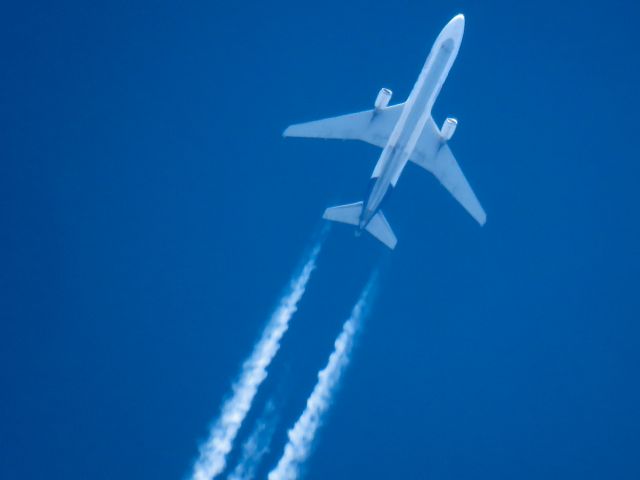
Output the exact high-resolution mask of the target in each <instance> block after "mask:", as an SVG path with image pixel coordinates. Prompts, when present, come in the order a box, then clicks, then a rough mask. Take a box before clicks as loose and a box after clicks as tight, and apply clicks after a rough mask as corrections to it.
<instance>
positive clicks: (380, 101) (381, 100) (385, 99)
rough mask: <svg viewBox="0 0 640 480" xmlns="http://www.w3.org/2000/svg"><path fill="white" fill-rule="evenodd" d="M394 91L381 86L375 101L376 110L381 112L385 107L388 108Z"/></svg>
mask: <svg viewBox="0 0 640 480" xmlns="http://www.w3.org/2000/svg"><path fill="white" fill-rule="evenodd" d="M392 94H393V92H392V91H391V90H389V89H388V88H381V89H380V91H379V92H378V96H377V97H376V101H375V103H374V107H375V109H376V112H379V111H380V110H382V109H383V108H386V107H387V105H389V101H390V100H391V95H392Z"/></svg>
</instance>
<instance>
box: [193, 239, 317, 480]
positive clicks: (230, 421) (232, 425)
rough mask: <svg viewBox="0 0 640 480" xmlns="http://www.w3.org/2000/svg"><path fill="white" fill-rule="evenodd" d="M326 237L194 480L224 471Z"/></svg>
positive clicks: (227, 409) (203, 449)
mask: <svg viewBox="0 0 640 480" xmlns="http://www.w3.org/2000/svg"><path fill="white" fill-rule="evenodd" d="M325 233H326V231H325V232H323V234H321V238H320V240H319V241H318V243H316V245H315V246H314V248H313V249H312V250H311V252H310V253H309V256H308V258H307V260H306V263H305V264H304V267H303V268H302V270H301V271H300V272H299V273H298V275H296V276H295V277H294V278H293V279H292V280H291V283H290V286H289V290H288V291H287V293H286V294H285V295H284V297H283V298H282V299H281V300H280V304H279V305H278V308H276V310H275V311H274V312H273V314H272V315H271V318H270V319H269V322H268V323H267V325H266V327H265V329H264V331H263V332H262V336H261V337H260V340H258V343H256V345H255V347H254V348H253V352H252V353H251V356H250V357H249V358H248V359H247V360H246V361H245V362H244V364H243V365H242V370H241V372H240V377H239V378H238V380H237V381H236V382H235V384H234V385H233V392H232V394H231V397H229V398H228V399H227V400H226V401H225V402H224V405H223V406H222V411H221V414H220V417H219V418H218V419H217V420H216V421H215V423H214V424H213V426H212V427H211V429H210V431H209V438H208V439H207V441H206V442H205V443H204V444H202V445H201V446H200V455H199V457H198V460H196V462H195V464H194V466H193V473H192V476H191V478H192V479H193V480H211V479H212V478H214V477H215V476H216V475H218V474H220V473H221V472H222V471H223V470H224V468H225V466H226V463H227V455H228V453H229V452H230V451H231V448H232V447H233V441H234V440H235V437H236V435H237V434H238V430H239V429H240V426H241V425H242V422H243V420H244V418H245V417H246V415H247V413H248V412H249V409H250V408H251V403H252V402H253V399H254V397H255V395H256V393H257V391H258V387H259V386H260V384H261V383H262V382H263V381H264V379H265V378H266V377H267V367H268V366H269V364H270V363H271V360H273V357H275V355H276V353H277V352H278V349H279V348H280V340H281V339H282V336H283V335H284V333H285V332H286V331H287V328H289V320H290V319H291V317H292V316H293V314H294V313H295V311H296V310H297V308H298V302H299V301H300V299H301V298H302V295H303V294H304V291H305V289H306V287H307V282H308V281H309V278H310V277H311V273H312V272H313V270H314V269H315V266H316V259H317V258H318V254H319V253H320V248H321V246H322V242H323V239H324V237H325Z"/></svg>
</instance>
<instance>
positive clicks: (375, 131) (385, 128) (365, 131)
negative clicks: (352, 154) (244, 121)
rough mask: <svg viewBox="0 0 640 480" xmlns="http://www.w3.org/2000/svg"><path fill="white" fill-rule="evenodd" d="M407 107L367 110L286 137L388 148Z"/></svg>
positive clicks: (293, 130) (290, 130)
mask: <svg viewBox="0 0 640 480" xmlns="http://www.w3.org/2000/svg"><path fill="white" fill-rule="evenodd" d="M403 107H404V103H399V104H397V105H393V106H391V107H386V108H383V109H381V110H378V111H376V110H366V111H364V112H358V113H351V114H349V115H342V116H340V117H332V118H325V119H324V120H316V121H314V122H307V123H298V124H297V125H291V126H290V127H289V128H287V129H286V130H285V131H284V133H283V135H284V136H285V137H315V138H338V139H343V140H362V141H363V142H367V143H370V144H372V145H376V146H378V147H380V148H384V147H385V145H386V144H387V140H388V139H389V135H391V132H392V131H393V128H394V127H395V126H396V123H398V119H399V118H400V114H401V113H402V108H403Z"/></svg>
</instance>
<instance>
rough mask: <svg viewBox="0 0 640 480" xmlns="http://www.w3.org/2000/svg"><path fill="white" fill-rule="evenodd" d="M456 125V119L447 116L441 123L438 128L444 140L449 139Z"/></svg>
mask: <svg viewBox="0 0 640 480" xmlns="http://www.w3.org/2000/svg"><path fill="white" fill-rule="evenodd" d="M457 126H458V120H456V119H455V118H447V119H446V120H445V121H444V123H443V124H442V128H441V129H440V135H441V136H442V139H443V140H444V141H445V142H448V141H449V140H451V137H453V134H454V133H455V131H456V127H457Z"/></svg>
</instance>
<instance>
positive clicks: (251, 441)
mask: <svg viewBox="0 0 640 480" xmlns="http://www.w3.org/2000/svg"><path fill="white" fill-rule="evenodd" d="M273 411H274V406H273V402H271V401H269V402H268V403H267V406H266V407H265V409H264V412H263V413H262V416H261V417H260V419H259V420H258V422H257V424H256V427H255V428H254V430H253V432H252V433H251V435H250V436H249V438H248V439H247V440H246V441H245V442H244V444H243V445H242V456H241V458H240V461H239V462H238V465H237V466H236V468H235V469H234V470H233V472H232V473H231V475H229V477H228V480H253V478H254V477H255V476H256V469H257V468H258V466H259V465H260V462H261V461H262V458H263V457H264V456H265V455H266V454H267V453H268V452H269V445H270V444H271V439H272V438H273V433H274V431H275V427H276V423H277V419H276V418H275V416H274V413H273Z"/></svg>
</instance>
